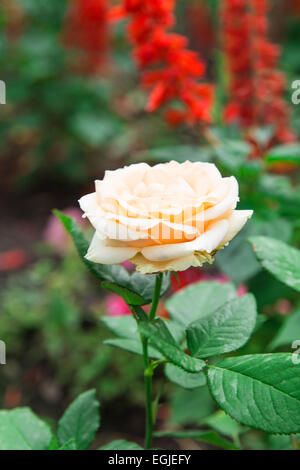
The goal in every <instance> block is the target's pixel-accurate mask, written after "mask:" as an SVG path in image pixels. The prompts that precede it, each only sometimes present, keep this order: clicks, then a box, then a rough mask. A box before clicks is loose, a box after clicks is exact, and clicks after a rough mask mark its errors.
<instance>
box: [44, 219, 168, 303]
mask: <svg viewBox="0 0 300 470" xmlns="http://www.w3.org/2000/svg"><path fill="white" fill-rule="evenodd" d="M53 213H54V214H55V215H56V217H58V219H59V220H60V222H61V223H62V225H63V226H64V228H65V229H66V231H67V232H68V233H69V234H70V235H71V237H72V238H73V241H74V244H75V246H76V249H77V251H78V254H79V256H80V258H81V259H82V261H83V262H84V264H85V265H86V267H87V268H88V270H89V271H90V272H91V273H92V274H93V275H94V276H96V278H97V279H100V281H101V282H102V283H103V282H107V283H108V284H106V287H107V288H108V289H109V290H113V291H114V292H116V291H117V287H116V286H120V287H121V288H122V289H119V290H118V292H117V293H118V294H119V295H121V296H122V297H123V298H124V299H125V301H128V302H134V303H132V305H143V304H147V303H149V302H151V301H152V298H153V292H154V286H155V281H156V276H155V274H153V275H147V276H145V275H143V274H139V273H137V272H134V273H132V274H130V273H129V272H128V271H127V270H126V269H125V268H124V267H123V266H119V265H113V266H108V265H104V264H97V263H92V262H90V261H88V260H87V259H86V258H85V255H86V253H87V251H88V248H89V242H88V241H87V240H86V238H85V236H84V235H83V233H82V230H81V229H80V228H79V226H78V225H77V224H76V222H75V221H74V220H73V219H72V218H71V217H69V216H67V215H65V214H63V213H62V212H60V211H58V210H54V211H53ZM169 285H170V275H169V273H165V274H164V275H163V280H162V288H161V295H163V294H164V293H165V292H166V291H167V290H168V288H169Z"/></svg>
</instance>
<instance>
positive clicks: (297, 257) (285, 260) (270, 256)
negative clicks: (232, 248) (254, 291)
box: [250, 237, 300, 292]
mask: <svg viewBox="0 0 300 470" xmlns="http://www.w3.org/2000/svg"><path fill="white" fill-rule="evenodd" d="M250 242H251V243H252V246H253V249H254V251H255V253H256V256H257V257H258V259H259V260H260V262H261V264H262V265H263V267H264V268H265V269H267V271H269V272H270V273H271V274H273V276H275V277H276V278H277V279H279V280H280V281H281V282H283V283H284V284H287V285H288V286H290V287H292V288H293V289H295V290H297V291H298V292H300V251H299V250H297V249H296V248H293V247H291V246H288V245H287V244H286V243H283V242H281V241H279V240H275V239H274V238H267V237H251V238H250Z"/></svg>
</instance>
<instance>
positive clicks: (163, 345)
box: [139, 319, 205, 372]
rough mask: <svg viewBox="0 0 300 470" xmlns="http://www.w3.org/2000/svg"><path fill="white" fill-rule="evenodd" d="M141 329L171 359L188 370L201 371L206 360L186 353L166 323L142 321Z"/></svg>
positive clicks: (158, 320)
mask: <svg viewBox="0 0 300 470" xmlns="http://www.w3.org/2000/svg"><path fill="white" fill-rule="evenodd" d="M139 331H140V333H142V334H143V335H144V336H146V337H147V338H148V339H149V341H150V343H152V344H153V345H154V346H155V347H156V348H157V349H158V350H159V351H160V352H161V353H162V354H163V355H164V356H165V357H166V358H167V359H169V361H171V362H173V363H174V364H175V365H177V366H179V367H181V368H182V369H184V370H186V371H187V372H199V371H200V370H202V369H203V368H204V367H205V362H204V361H201V360H200V359H195V358H194V357H191V356H188V355H187V354H185V353H184V352H183V351H182V350H181V349H180V348H179V346H178V345H177V343H176V341H175V340H174V338H173V336H172V335H171V333H170V332H169V330H168V328H167V326H166V324H165V323H164V322H163V321H162V320H160V319H157V320H155V321H154V322H141V323H140V324H139Z"/></svg>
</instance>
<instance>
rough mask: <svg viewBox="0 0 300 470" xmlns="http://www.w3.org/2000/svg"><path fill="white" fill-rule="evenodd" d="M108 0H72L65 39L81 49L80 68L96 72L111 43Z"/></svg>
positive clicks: (68, 43)
mask: <svg viewBox="0 0 300 470" xmlns="http://www.w3.org/2000/svg"><path fill="white" fill-rule="evenodd" d="M107 12H108V9H107V0H69V9H68V12H67V16H66V22H65V28H64V33H63V42H64V44H65V45H66V46H67V47H69V48H74V49H77V50H78V51H80V52H81V56H80V64H79V65H80V69H81V71H84V72H87V73H89V74H93V73H97V72H98V71H99V70H100V69H101V66H102V65H103V63H104V62H105V60H106V53H107V47H108V27H107Z"/></svg>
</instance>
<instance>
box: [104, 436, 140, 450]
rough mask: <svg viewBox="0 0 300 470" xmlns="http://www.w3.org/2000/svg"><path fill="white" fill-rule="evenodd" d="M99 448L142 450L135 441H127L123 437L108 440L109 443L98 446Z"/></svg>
mask: <svg viewBox="0 0 300 470" xmlns="http://www.w3.org/2000/svg"><path fill="white" fill-rule="evenodd" d="M99 450H143V448H142V447H141V446H139V445H138V444H136V443H135V442H128V441H124V440H123V439H119V440H117V441H112V442H109V444H106V445H105V446H102V447H100V449H99Z"/></svg>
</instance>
